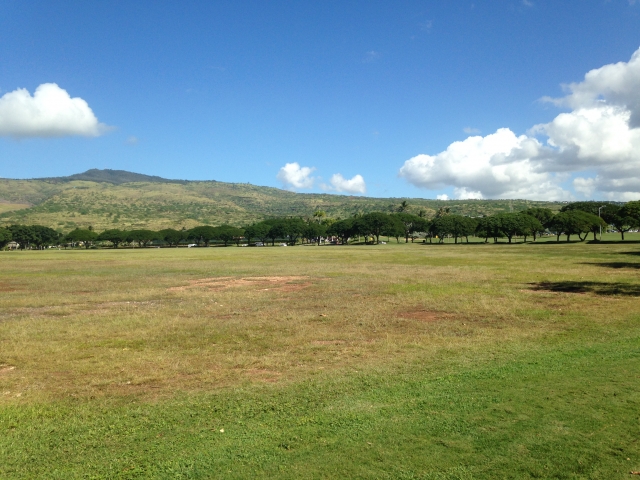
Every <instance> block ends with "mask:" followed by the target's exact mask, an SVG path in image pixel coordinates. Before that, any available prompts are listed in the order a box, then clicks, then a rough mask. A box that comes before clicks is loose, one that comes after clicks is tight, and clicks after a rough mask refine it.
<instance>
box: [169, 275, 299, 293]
mask: <svg viewBox="0 0 640 480" xmlns="http://www.w3.org/2000/svg"><path fill="white" fill-rule="evenodd" d="M308 278H309V277H307V276H292V275H290V276H271V277H267V276H266V277H241V278H235V277H218V278H201V279H198V280H191V281H189V284H188V285H183V286H179V287H170V288H168V289H167V290H168V291H170V292H182V291H184V290H188V289H191V288H207V289H210V290H220V289H223V288H232V287H250V288H252V289H255V290H270V289H271V290H282V291H288V292H293V291H297V290H301V289H303V288H306V287H308V286H310V285H311V282H301V281H302V280H308Z"/></svg>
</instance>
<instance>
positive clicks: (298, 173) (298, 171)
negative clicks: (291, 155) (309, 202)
mask: <svg viewBox="0 0 640 480" xmlns="http://www.w3.org/2000/svg"><path fill="white" fill-rule="evenodd" d="M314 170H315V167H301V166H300V164H299V163H298V162H293V163H287V164H285V166H284V167H282V168H281V169H280V171H279V172H278V175H276V178H277V179H278V180H280V181H281V182H282V185H283V186H284V187H285V188H287V189H289V190H295V189H299V188H311V187H313V184H314V182H315V178H313V177H312V176H311V174H312V173H313V172H314Z"/></svg>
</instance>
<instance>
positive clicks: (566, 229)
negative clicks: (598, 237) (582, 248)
mask: <svg viewBox="0 0 640 480" xmlns="http://www.w3.org/2000/svg"><path fill="white" fill-rule="evenodd" d="M601 222H602V220H601V219H600V218H599V217H598V216H596V215H593V214H591V213H587V212H585V211H582V210H567V211H564V212H560V213H558V214H556V215H555V216H554V217H553V218H552V219H551V221H550V222H549V223H548V228H549V230H551V231H552V232H554V233H555V234H556V240H557V241H558V242H559V241H560V235H562V234H565V235H566V236H567V242H568V241H570V240H571V235H578V238H580V241H584V240H586V238H587V235H588V234H589V233H590V232H591V231H592V230H593V228H594V226H598V227H599V225H600V224H601ZM583 234H584V236H583Z"/></svg>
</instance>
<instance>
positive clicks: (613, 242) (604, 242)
mask: <svg viewBox="0 0 640 480" xmlns="http://www.w3.org/2000/svg"><path fill="white" fill-rule="evenodd" d="M587 243H595V244H596V245H597V244H600V245H629V244H631V245H633V244H635V245H637V244H639V243H640V240H602V241H600V240H587Z"/></svg>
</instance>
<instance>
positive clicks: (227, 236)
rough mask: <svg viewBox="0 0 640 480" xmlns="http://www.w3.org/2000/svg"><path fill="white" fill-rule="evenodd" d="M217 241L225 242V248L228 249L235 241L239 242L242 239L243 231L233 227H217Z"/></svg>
mask: <svg viewBox="0 0 640 480" xmlns="http://www.w3.org/2000/svg"><path fill="white" fill-rule="evenodd" d="M214 230H215V237H214V238H215V239H216V240H222V241H223V242H224V246H225V247H226V246H227V245H228V244H229V242H233V241H234V240H239V239H240V238H242V234H243V233H244V231H243V230H241V229H240V228H237V227H232V226H231V225H220V226H219V227H215V228H214Z"/></svg>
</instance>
